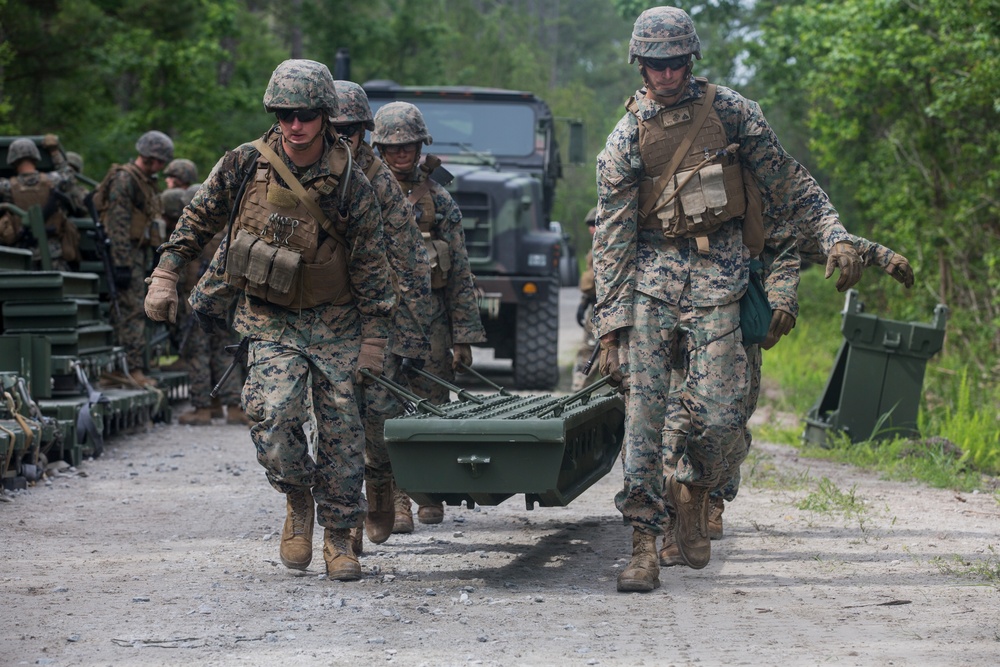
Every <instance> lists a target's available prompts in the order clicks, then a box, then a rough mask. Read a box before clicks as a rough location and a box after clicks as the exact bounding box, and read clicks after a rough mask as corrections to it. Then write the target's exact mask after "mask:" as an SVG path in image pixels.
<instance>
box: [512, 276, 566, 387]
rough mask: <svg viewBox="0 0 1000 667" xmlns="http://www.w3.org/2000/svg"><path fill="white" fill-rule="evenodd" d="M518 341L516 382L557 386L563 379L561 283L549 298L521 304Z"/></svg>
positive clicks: (518, 311) (518, 385)
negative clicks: (561, 375) (561, 377)
mask: <svg viewBox="0 0 1000 667" xmlns="http://www.w3.org/2000/svg"><path fill="white" fill-rule="evenodd" d="M515 330H516V336H515V341H514V386H515V387H516V388H517V389H545V390H548V389H553V388H555V386H556V384H558V382H559V287H558V281H557V280H553V281H552V284H551V285H550V286H549V290H548V298H546V299H544V300H537V301H529V302H527V303H525V304H522V305H520V306H518V309H517V324H516V329H515Z"/></svg>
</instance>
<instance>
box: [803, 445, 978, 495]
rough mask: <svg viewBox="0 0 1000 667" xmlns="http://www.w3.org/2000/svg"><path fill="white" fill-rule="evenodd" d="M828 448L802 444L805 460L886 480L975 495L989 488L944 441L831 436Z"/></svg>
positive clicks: (955, 449)
mask: <svg viewBox="0 0 1000 667" xmlns="http://www.w3.org/2000/svg"><path fill="white" fill-rule="evenodd" d="M829 435H830V437H829V438H828V439H827V443H826V446H825V447H818V446H816V445H813V444H811V443H802V444H801V447H802V453H803V455H805V456H809V457H812V458H818V459H828V460H832V461H840V462H842V463H850V464H851V465H854V466H857V467H860V468H869V469H873V470H878V471H879V472H880V473H881V474H882V475H883V476H884V477H885V478H886V479H893V480H900V481H910V480H920V481H922V482H924V483H926V484H929V485H930V486H933V487H935V488H943V489H956V490H960V491H972V490H974V489H982V488H985V487H987V486H988V485H989V480H988V479H984V477H983V474H982V473H981V472H979V471H977V470H974V469H972V468H971V467H970V466H969V465H967V464H966V462H965V460H964V457H963V456H962V453H961V451H959V450H958V449H957V448H956V447H955V446H954V445H952V444H951V443H949V442H948V441H947V440H945V439H943V438H936V437H929V438H925V439H921V440H908V439H906V438H895V439H890V440H866V441H864V442H851V440H850V438H848V437H847V436H846V435H843V434H838V433H831V434H829Z"/></svg>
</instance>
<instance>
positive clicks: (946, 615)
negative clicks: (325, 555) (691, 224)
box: [0, 290, 1000, 667]
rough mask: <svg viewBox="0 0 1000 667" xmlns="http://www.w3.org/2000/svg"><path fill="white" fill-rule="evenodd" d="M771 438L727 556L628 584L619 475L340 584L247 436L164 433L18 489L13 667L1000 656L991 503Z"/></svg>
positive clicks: (427, 532) (455, 514)
mask: <svg viewBox="0 0 1000 667" xmlns="http://www.w3.org/2000/svg"><path fill="white" fill-rule="evenodd" d="M565 292H566V294H564V302H568V303H569V306H565V305H564V311H563V312H564V317H563V321H564V322H565V321H566V320H567V318H568V319H569V321H570V322H572V314H571V313H572V309H573V306H574V304H575V296H574V295H573V291H572V290H566V291H565ZM566 308H569V310H568V311H567V310H566ZM567 312H568V313H569V315H568V316H567V315H566V314H565V313H567ZM573 327H575V324H573ZM566 331H567V334H568V335H567V336H566V340H565V341H564V343H563V345H562V352H561V358H563V359H565V360H566V362H567V363H569V360H570V359H571V358H572V355H573V349H572V347H573V345H575V343H576V341H577V338H576V336H578V335H579V330H578V329H577V330H576V331H573V330H572V329H567V330H566ZM569 334H574V335H573V336H570V335H569ZM477 361H478V360H477ZM498 363H499V362H498ZM567 382H568V380H567ZM772 417H773V418H777V416H772V415H769V414H766V413H764V414H760V415H758V417H757V418H758V419H766V418H772ZM754 449H755V451H754V452H753V453H752V455H751V457H750V459H748V461H747V463H746V464H745V467H744V477H745V478H746V480H747V482H746V484H745V486H744V489H743V491H742V492H741V494H740V497H739V498H738V499H737V501H736V502H734V503H732V504H731V505H729V506H728V507H727V510H726V513H725V515H724V519H725V531H726V534H725V536H724V538H723V539H722V540H719V541H717V542H714V543H713V552H712V562H711V563H710V564H709V566H708V567H706V568H705V569H703V570H698V571H695V570H690V569H687V568H682V567H674V568H669V569H665V570H664V571H662V572H661V579H662V581H663V586H662V587H661V588H660V589H658V590H656V591H654V592H653V593H649V594H619V593H617V592H616V590H615V578H616V576H617V574H618V572H619V571H620V569H621V568H622V567H623V566H624V565H625V563H626V562H627V559H628V556H629V549H630V532H629V531H628V530H627V529H626V527H625V526H623V525H622V524H621V519H620V515H618V513H617V512H616V511H615V508H614V504H613V500H612V499H613V496H614V493H615V491H616V490H617V489H618V488H619V486H620V484H621V477H620V472H619V470H618V469H617V468H616V469H615V470H614V471H613V472H612V473H610V474H609V475H607V476H606V477H605V478H604V479H602V480H601V481H600V482H599V483H597V484H595V485H594V486H592V487H591V488H590V489H589V490H588V491H587V492H586V493H585V494H583V495H582V496H580V497H579V498H577V499H576V500H574V501H573V502H572V503H570V504H569V505H568V506H567V507H563V508H540V509H535V510H531V511H528V510H526V509H525V508H524V503H523V500H522V498H521V497H519V496H516V497H514V498H512V499H510V500H507V501H505V502H504V503H501V504H500V505H497V506H492V507H479V508H477V509H475V510H468V509H464V508H451V507H449V508H448V509H447V513H446V518H445V521H444V523H443V524H441V525H438V526H423V525H419V524H418V526H417V529H416V531H415V532H414V533H413V534H411V535H397V536H393V538H392V539H390V540H389V541H388V542H386V543H385V544H383V545H379V546H377V547H375V546H373V545H371V544H368V543H366V553H365V554H364V556H363V557H362V567H363V569H364V575H365V576H364V578H363V580H361V581H358V582H332V581H328V580H327V579H326V577H325V575H324V567H323V560H322V556H321V554H320V553H319V550H320V547H321V538H322V536H321V534H320V533H319V532H317V536H316V551H317V554H316V557H314V560H313V563H312V565H311V566H310V568H309V570H308V571H306V572H295V571H291V570H287V569H285V568H284V567H282V566H281V564H280V563H279V561H278V540H279V535H280V531H281V525H282V521H283V519H284V504H283V497H282V496H280V495H278V494H277V493H275V492H274V491H272V490H271V488H270V487H269V486H268V485H267V483H266V481H265V480H264V477H263V473H262V471H261V469H260V467H259V466H258V465H257V463H256V462H255V460H254V454H253V447H252V445H251V444H250V441H249V438H248V436H247V433H246V430H245V428H241V427H236V426H226V425H223V424H221V422H220V423H219V424H218V425H215V426H211V427H202V428H192V427H182V426H178V425H157V426H154V427H152V428H150V429H149V430H148V431H147V432H145V433H142V434H137V435H135V436H130V437H127V438H117V439H115V440H113V441H112V442H111V443H110V444H109V445H108V447H107V449H106V451H105V453H104V455H103V456H102V457H101V458H99V459H97V460H88V461H86V462H84V463H83V464H82V465H81V466H80V467H79V469H75V470H74V469H69V470H65V471H63V472H60V473H56V474H54V475H53V476H52V477H50V479H49V480H47V481H46V482H45V483H43V484H39V485H38V486H35V487H33V488H30V489H28V490H27V491H23V492H18V493H16V494H14V495H12V496H7V498H6V500H7V501H8V502H3V503H0V558H2V563H3V565H2V566H0V591H2V592H3V601H2V604H0V665H60V666H61V665H87V666H90V665H115V666H118V665H128V666H131V665H136V666H145V665H179V664H189V665H226V666H237V665H239V666H241V667H242V666H258V665H259V666H261V667H263V666H268V667H270V666H272V665H276V664H280V665H371V664H384V663H393V664H402V665H435V666H436V665H504V666H509V665H658V666H660V665H662V666H667V665H678V666H680V665H696V664H697V665H723V664H725V665H779V664H780V665H819V664H824V665H827V664H829V665H917V664H919V665H949V666H951V665H968V666H976V667H979V666H983V667H986V666H990V667H992V666H994V665H996V664H997V663H998V656H1000V590H998V583H997V582H998V577H1000V558H998V554H997V551H996V550H997V546H998V541H1000V540H998V535H1000V507H998V501H997V498H996V497H995V496H994V495H992V494H990V493H973V494H959V493H955V492H953V491H948V490H935V489H929V488H927V487H924V486H921V485H919V484H913V483H900V482H887V481H882V480H880V479H879V478H878V477H877V476H876V475H873V474H871V473H868V472H865V471H859V470H857V469H854V468H851V467H848V466H844V465H840V464H833V463H828V462H823V461H816V460H807V459H802V458H800V457H799V456H798V455H797V453H796V452H795V450H793V449H791V448H788V447H783V446H779V445H773V444H769V443H758V442H756V441H755V443H754ZM803 507H808V508H809V509H802V508H803Z"/></svg>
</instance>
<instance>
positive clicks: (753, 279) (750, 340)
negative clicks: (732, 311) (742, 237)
mask: <svg viewBox="0 0 1000 667" xmlns="http://www.w3.org/2000/svg"><path fill="white" fill-rule="evenodd" d="M763 269H764V265H763V264H761V263H760V260H757V259H751V260H750V281H749V283H748V284H747V291H746V292H745V293H744V294H743V296H742V297H741V298H740V331H741V332H743V344H744V345H757V344H760V343H763V342H764V339H765V338H767V330H768V329H769V328H770V326H771V304H770V303H768V301H767V292H765V291H764V279H763V278H762V277H761V272H762V271H763Z"/></svg>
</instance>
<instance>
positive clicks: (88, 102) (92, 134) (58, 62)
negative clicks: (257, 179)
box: [0, 0, 282, 178]
mask: <svg viewBox="0 0 1000 667" xmlns="http://www.w3.org/2000/svg"><path fill="white" fill-rule="evenodd" d="M51 5H52V7H39V6H38V5H37V4H35V3H29V2H24V1H23V0H10V1H9V2H8V3H7V4H6V5H5V6H2V7H0V20H2V22H3V25H4V26H5V28H6V30H8V34H9V41H8V42H7V43H6V44H5V46H9V48H10V49H11V51H12V52H13V53H14V54H16V58H15V59H14V60H13V61H12V63H11V65H10V67H8V68H6V69H5V70H4V72H3V76H4V92H5V94H6V98H7V99H8V100H10V104H11V107H12V110H11V113H10V114H9V126H10V127H9V129H8V131H9V132H11V133H22V134H41V133H44V132H55V133H57V134H59V135H60V137H61V139H62V141H63V144H64V145H65V146H67V147H68V148H70V149H72V150H77V151H79V152H81V153H83V154H84V156H85V158H86V160H87V169H88V172H90V173H91V174H92V175H93V176H95V177H97V178H100V176H101V175H102V174H103V171H104V170H105V169H106V168H107V166H108V164H109V163H111V162H121V161H124V160H126V159H128V158H130V157H133V156H134V152H135V151H134V148H133V144H134V143H135V139H136V138H137V137H138V135H140V134H141V133H142V132H145V131H146V130H149V129H160V130H162V131H164V132H167V133H168V134H170V135H171V136H172V137H173V138H174V141H175V144H176V152H177V155H179V156H183V157H187V158H190V159H193V160H194V161H195V162H196V163H197V164H198V165H199V167H200V172H201V174H202V175H205V174H207V172H208V169H209V168H210V167H211V166H212V165H213V164H214V163H215V161H216V160H217V159H218V157H219V155H221V154H222V152H223V151H224V150H226V149H228V148H231V147H232V146H234V145H237V144H239V143H241V142H243V141H245V140H247V139H248V138H249V137H253V136H255V135H257V134H259V132H260V131H261V129H262V126H264V127H266V124H267V123H268V120H267V119H266V118H267V117H266V116H265V114H264V113H263V110H262V108H261V106H260V98H261V94H262V92H263V88H264V85H265V84H266V82H267V77H268V76H269V74H270V72H271V70H272V69H273V68H274V66H275V65H276V64H277V62H279V61H280V60H281V59H282V55H281V53H280V51H279V50H278V47H277V42H276V41H275V40H273V39H272V38H271V37H270V36H269V34H268V31H267V26H266V16H263V15H257V14H254V13H252V12H251V11H250V10H249V9H248V8H247V6H246V3H245V2H241V1H240V0H214V1H210V0H114V1H104V2H97V1H96V0H75V1H74V2H61V3H59V2H56V3H51ZM150 17H157V20H156V21H151V20H150ZM53 45H58V48H53Z"/></svg>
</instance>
